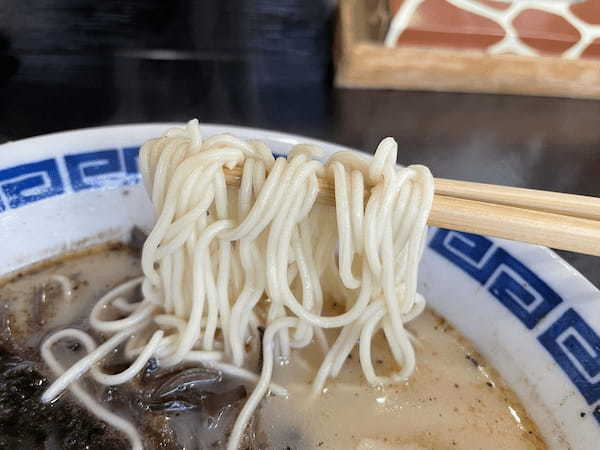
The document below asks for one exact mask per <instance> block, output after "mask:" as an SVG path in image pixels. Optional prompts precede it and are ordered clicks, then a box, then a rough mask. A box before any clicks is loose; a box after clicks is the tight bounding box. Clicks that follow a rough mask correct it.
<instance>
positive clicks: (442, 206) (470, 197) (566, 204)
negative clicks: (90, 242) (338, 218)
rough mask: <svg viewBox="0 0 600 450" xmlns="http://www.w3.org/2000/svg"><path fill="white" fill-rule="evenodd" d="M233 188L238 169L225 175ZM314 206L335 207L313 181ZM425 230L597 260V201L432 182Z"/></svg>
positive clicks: (329, 190) (328, 192) (325, 187)
mask: <svg viewBox="0 0 600 450" xmlns="http://www.w3.org/2000/svg"><path fill="white" fill-rule="evenodd" d="M225 172H226V178H227V184H231V185H237V186H239V183H240V178H241V168H239V167H236V168H234V169H231V170H229V169H226V170H225ZM318 201H319V202H320V203H324V204H330V205H333V204H335V189H334V186H333V185H332V184H331V183H330V182H329V180H327V179H319V198H318ZM428 223H429V225H432V226H436V227H441V228H448V229H451V230H456V231H465V232H468V233H475V234H483V235H487V236H495V237H499V238H504V239H510V240H515V241H521V242H528V243H531V244H539V245H544V246H547V247H551V248H556V249H560V250H569V251H573V252H578V253H584V254H588V255H595V256H600V199H599V198H594V197H586V196H582V195H571V194H563V193H557V192H547V191H537V190H534V189H522V188H513V187H507V186H496V185H489V184H482V183H472V182H465V181H455V180H447V179H436V180H435V195H434V199H433V205H432V208H431V213H430V215H429V220H428Z"/></svg>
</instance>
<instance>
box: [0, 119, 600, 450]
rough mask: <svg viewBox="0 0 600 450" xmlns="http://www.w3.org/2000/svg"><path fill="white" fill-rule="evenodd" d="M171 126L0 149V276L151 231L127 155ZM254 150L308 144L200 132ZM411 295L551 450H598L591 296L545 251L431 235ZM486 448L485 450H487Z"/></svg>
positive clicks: (595, 312)
mask: <svg viewBox="0 0 600 450" xmlns="http://www.w3.org/2000/svg"><path fill="white" fill-rule="evenodd" d="M170 126H172V124H151V125H126V126H115V127H104V128H92V129H85V130H77V131H69V132H64V133H57V134H51V135H47V136H40V137H34V138H30V139H25V140H22V141H18V142H10V143H7V144H4V145H1V146H0V276H1V275H2V274H6V273H8V272H11V271H13V270H16V269H19V268H21V267H24V266H27V265H28V264H31V263H33V262H36V261H39V260H41V259H45V258H48V257H51V256H53V255H56V254H58V253H61V252H64V251H69V250H73V249H77V248H80V247H82V246H86V245H92V244H94V243H97V242H101V241H105V240H108V239H115V238H119V237H124V236H125V235H126V234H127V233H128V231H129V230H130V228H131V227H132V226H133V225H136V224H137V225H140V226H142V227H145V228H148V227H149V226H150V225H151V223H152V217H153V216H152V210H151V205H150V203H149V200H148V198H147V196H146V194H145V192H144V190H143V188H142V186H141V185H140V184H139V181H140V176H139V173H138V170H137V150H138V148H139V146H140V144H142V143H143V142H144V141H145V140H146V139H149V138H151V137H156V136H158V135H160V134H162V133H163V132H164V131H165V130H166V129H167V128H168V127H170ZM202 128H203V132H204V134H205V135H212V134H215V133H220V132H224V131H231V132H233V133H235V134H237V135H239V136H242V137H246V138H258V139H263V140H265V141H266V142H267V143H268V144H269V145H270V146H271V148H272V150H273V152H274V153H277V154H285V153H286V151H287V150H288V149H289V147H290V145H291V144H295V143H299V142H314V143H317V144H319V145H321V146H322V148H323V149H324V150H325V151H326V153H331V152H335V151H338V150H340V149H341V148H340V147H339V146H336V145H333V144H328V143H325V142H318V141H315V140H312V139H308V138H303V137H299V136H293V135H289V134H283V133H277V132H272V131H265V130H257V129H250V128H239V127H231V126H220V125H219V126H217V125H204V126H203V127H202ZM420 285H421V286H420V290H421V292H423V294H425V297H426V298H427V300H428V303H429V305H430V306H432V307H433V308H434V309H435V310H437V311H438V312H439V313H441V314H442V315H443V316H444V317H445V318H446V319H447V320H448V321H449V322H450V323H452V324H453V325H454V326H455V327H457V328H458V329H459V330H460V331H461V332H462V333H463V334H464V335H466V336H467V337H468V338H469V339H471V341H472V342H473V343H475V345H476V346H477V347H478V348H479V350H480V351H481V353H482V354H483V355H484V356H485V357H486V358H487V359H488V361H489V362H490V363H491V364H493V365H494V366H495V367H496V369H497V370H498V371H499V372H500V373H501V375H502V376H503V377H504V379H505V380H506V381H507V382H508V384H509V385H510V386H511V387H512V388H513V389H514V390H515V391H516V393H517V394H518V395H519V397H520V398H521V400H522V402H523V404H524V405H525V407H526V408H527V410H528V412H529V414H530V416H531V417H532V418H533V420H534V421H535V422H536V423H537V424H538V426H539V428H540V430H541V432H542V434H543V436H544V438H545V439H546V441H547V442H548V444H549V445H550V447H551V448H555V449H565V448H569V447H571V448H573V449H594V448H599V446H600V444H598V442H599V441H600V439H599V438H600V292H598V290H597V289H596V288H594V287H593V286H592V284H591V283H589V282H588V281H587V280H586V279H585V278H584V277H583V276H582V275H581V274H579V273H578V272H577V271H575V270H574V269H573V268H572V267H571V266H569V265H568V264H567V263H566V262H565V261H563V260H562V259H561V258H559V257H558V256H557V255H556V254H554V253H553V252H552V251H550V250H548V249H546V248H543V247H538V246H532V245H526V244H521V243H517V242H510V241H505V240H501V239H493V238H487V237H483V236H476V235H469V234H466V233H459V232H454V231H447V230H441V229H431V230H430V235H429V242H428V246H427V250H426V253H425V257H424V260H423V262H422V266H421V276H420ZM490 448H491V447H490Z"/></svg>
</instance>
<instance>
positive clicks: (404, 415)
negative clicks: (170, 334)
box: [0, 244, 546, 450]
mask: <svg viewBox="0 0 600 450" xmlns="http://www.w3.org/2000/svg"><path fill="white" fill-rule="evenodd" d="M140 274H141V269H140V264H139V252H138V251H136V250H135V249H132V248H130V247H126V246H124V245H119V244H114V245H108V246H103V247H99V248H96V249H93V250H91V251H87V252H85V253H80V254H77V255H71V256H67V257H64V258H62V259H60V260H55V261H50V262H47V263H43V264H40V265H37V266H36V267H32V268H30V269H28V270H26V271H24V272H23V273H20V274H18V275H16V276H14V277H12V278H11V279H10V280H8V281H7V282H5V283H3V284H2V285H0V302H1V306H2V315H1V318H2V321H3V323H2V330H3V331H2V337H1V340H2V347H3V349H4V350H3V352H2V353H1V354H0V368H8V369H6V371H4V372H2V370H0V372H2V377H3V378H1V379H0V383H2V384H0V399H4V400H6V399H8V400H10V399H13V397H14V396H15V395H16V396H19V395H21V397H23V396H27V395H29V396H30V397H32V398H29V399H27V402H28V403H27V404H26V406H27V408H30V409H31V410H32V414H31V421H38V422H39V421H43V420H46V421H51V422H52V417H53V414H57V412H61V413H62V414H63V415H64V422H65V423H71V424H73V423H74V424H75V425H77V426H76V427H75V428H76V431H74V432H73V433H75V434H71V435H69V436H70V438H64V434H65V432H64V430H62V428H61V427H63V428H64V425H63V423H53V424H51V425H42V424H40V423H38V422H36V423H33V422H32V423H28V422H27V420H29V419H28V417H27V414H25V416H24V417H22V418H21V419H20V421H19V422H18V423H17V422H14V421H13V422H11V420H12V419H9V418H8V417H5V415H6V412H5V411H4V412H0V434H3V435H4V436H5V438H4V439H5V442H6V443H21V445H22V444H23V442H29V444H28V445H29V446H30V447H31V448H37V447H39V448H57V449H58V448H67V447H66V446H65V444H64V442H66V441H65V439H71V440H73V439H74V440H77V439H79V440H84V439H92V440H93V442H90V443H89V447H88V448H99V449H100V448H103V449H104V448H106V449H109V448H115V449H116V448H128V445H127V441H126V440H125V439H124V438H122V437H120V436H119V434H118V433H117V432H111V430H109V429H108V428H109V427H107V426H105V425H104V424H102V423H100V422H99V421H98V420H97V419H95V418H94V417H93V416H91V415H90V414H88V413H86V412H85V411H83V409H82V408H80V407H78V406H77V405H76V404H75V403H74V402H73V401H72V399H71V396H70V395H69V394H65V395H63V396H61V397H60V398H59V399H58V400H57V401H55V402H53V403H52V404H51V405H41V404H40V403H39V400H38V399H39V396H40V395H41V392H43V389H44V388H45V387H47V385H48V379H49V380H52V379H54V377H53V376H51V375H50V373H49V371H48V369H47V368H46V367H44V365H43V364H42V363H41V362H40V361H41V360H40V356H39V347H40V344H41V341H42V340H43V339H44V338H45V337H46V336H47V335H48V334H49V333H50V332H51V331H56V330H58V329H60V328H61V327H65V326H70V327H76V328H81V329H84V330H86V331H88V332H90V329H89V327H88V325H87V319H86V318H87V317H89V313H90V310H91V308H92V306H93V304H94V302H95V301H97V300H98V299H99V298H100V297H101V296H102V295H103V294H104V293H105V292H106V291H107V290H109V289H110V288H111V287H114V286H115V285H117V284H119V283H122V282H123V281H126V280H128V279H131V278H133V277H136V276H139V275H140ZM329 308H330V309H331V310H330V311H329V313H331V314H336V313H337V314H339V313H340V312H341V310H337V308H338V307H337V305H336V304H335V302H333V301H331V302H329ZM407 329H408V330H409V331H410V332H411V333H412V335H413V336H414V338H415V348H416V355H417V368H416V371H415V373H414V374H413V376H412V377H411V378H410V379H409V381H407V382H406V383H398V384H393V385H389V386H386V387H383V388H373V387H370V386H368V385H367V384H366V383H365V381H364V378H363V376H362V371H361V368H360V363H359V361H358V355H357V353H356V351H353V352H352V353H351V355H350V356H349V357H348V360H347V361H346V363H345V366H344V369H343V370H342V371H341V373H340V375H339V376H338V378H336V379H334V380H332V379H330V380H329V381H328V383H327V384H326V388H325V390H324V392H323V394H322V395H321V396H320V397H317V398H316V399H311V396H310V393H311V382H312V380H313V378H314V376H315V374H316V371H317V369H318V364H319V361H320V360H321V359H322V355H320V353H319V352H320V350H319V349H318V348H316V346H314V348H313V346H311V347H307V348H305V349H303V350H301V351H300V352H296V353H293V355H292V358H291V361H289V362H279V364H278V365H277V367H276V368H275V373H274V381H275V382H277V383H279V384H283V385H284V386H286V387H287V388H288V390H289V393H290V395H289V397H288V398H278V397H274V396H270V397H267V398H266V399H265V400H264V401H263V402H262V404H261V407H260V409H259V410H258V412H257V413H256V414H255V417H254V420H253V421H252V423H251V426H250V430H249V433H247V436H246V438H245V441H244V445H245V446H246V447H248V448H252V449H290V450H292V449H294V450H301V449H313V448H315V449H318V448H322V449H360V450H377V449H382V450H387V449H407V450H408V449H430V448H435V449H451V448H473V449H479V448H481V449H484V448H490V442H493V446H494V448H496V449H543V448H546V446H545V444H544V443H543V441H542V439H541V437H540V435H539V432H538V431H537V429H536V427H535V425H534V424H533V422H532V421H531V420H530V419H529V418H528V416H527V414H526V412H525V410H524V408H523V407H522V405H521V404H520V402H519V401H518V399H517V398H516V396H515V395H514V393H512V391H510V389H508V388H507V387H506V386H505V385H504V383H503V381H502V380H501V379H500V377H499V376H498V374H497V373H496V372H495V370H494V369H493V368H491V367H490V366H489V365H488V364H487V363H486V362H485V360H484V359H483V358H482V357H481V355H479V354H478V353H477V351H476V350H475V349H474V347H473V346H472V345H471V344H470V343H469V342H467V341H466V340H465V339H464V338H463V337H462V336H461V335H460V334H459V333H458V332H457V331H456V330H454V329H453V328H452V327H451V326H450V325H449V324H448V323H447V322H446V321H444V320H443V319H442V318H441V317H439V316H438V315H436V314H435V313H434V312H432V311H431V310H429V309H428V310H426V311H425V312H424V313H423V314H422V315H421V316H420V317H418V318H417V319H415V320H414V321H412V322H411V323H410V324H409V325H408V326H407ZM91 334H92V335H94V333H93V332H91ZM94 336H95V338H96V340H97V342H100V336H98V335H97V334H96V335H94ZM59 345H60V346H62V347H60V349H58V350H59V351H58V352H57V353H58V355H59V357H60V358H61V361H62V362H63V364H64V365H65V366H68V365H70V364H72V363H73V362H74V361H76V360H77V359H79V358H81V357H82V356H83V354H84V353H83V349H81V348H80V347H81V346H78V345H76V344H74V343H69V342H68V341H67V342H65V343H61V344H57V346H59ZM373 354H374V355H375V356H374V359H375V362H376V370H377V371H378V373H380V374H382V375H385V374H386V373H389V372H391V371H393V370H395V369H396V368H395V367H394V366H393V358H392V357H391V355H389V354H388V350H386V346H385V343H384V342H383V338H382V337H381V336H379V335H378V336H377V337H376V338H375V339H374V340H373ZM114 356H115V357H116V358H115V359H116V360H117V361H118V356H119V355H118V354H116V355H114ZM254 363H256V361H255V362H254ZM13 367H20V368H25V369H24V370H25V371H24V372H23V373H22V375H19V376H22V377H23V380H25V381H24V382H23V383H21V384H22V385H23V386H21V385H20V384H19V380H17V381H16V386H17V388H15V387H14V386H15V375H14V374H15V373H19V374H20V373H21V372H19V371H17V372H15V370H14V369H13ZM249 368H252V369H253V370H255V371H258V367H249ZM9 369H10V370H9ZM3 370H4V369H3ZM19 370H21V369H19ZM115 370H116V371H118V370H119V369H118V368H115ZM5 374H9V375H7V376H6V377H5ZM32 374H33V375H32ZM215 376H220V375H219V374H218V373H216V374H215V372H214V371H213V372H211V371H202V370H200V369H198V368H197V367H190V366H186V367H179V368H177V369H176V370H170V371H169V373H166V374H165V373H164V371H161V369H160V367H158V366H157V365H156V364H154V361H152V364H148V366H147V367H146V369H145V370H144V371H143V373H142V374H141V375H139V376H137V377H136V378H135V379H134V381H131V382H128V383H127V384H125V385H122V386H118V387H114V388H112V387H111V388H105V387H102V386H97V385H94V384H93V383H91V382H87V381H82V382H81V384H82V386H83V387H84V388H86V389H87V390H88V391H90V392H93V393H95V395H96V397H97V398H98V399H99V400H101V401H104V402H106V403H107V406H108V407H109V408H111V409H112V410H114V411H115V412H117V413H118V414H120V415H123V416H124V417H127V418H128V419H129V420H131V421H132V422H133V423H135V424H136V426H138V427H139V429H140V432H141V433H142V434H143V436H144V439H145V445H146V446H147V447H148V448H160V449H182V448H185V449H186V450H190V449H194V448H222V447H224V445H225V441H226V438H227V435H228V433H229V430H230V428H231V426H232V421H233V420H234V419H235V416H236V414H237V413H238V412H239V409H240V408H241V405H242V404H243V401H244V399H245V398H246V396H247V395H248V394H249V392H251V390H252V388H253V386H252V385H247V384H244V383H242V382H240V381H239V380H236V379H233V378H227V377H221V378H220V379H219V380H218V382H214V379H213V378H214V377H215ZM8 383H12V384H11V385H10V386H9V385H8ZM202 383H204V384H202ZM210 383H212V384H210ZM209 385H210V386H209ZM19 386H21V387H19ZM182 386H183V388H182ZM190 386H193V387H194V388H195V387H197V386H204V387H202V389H204V390H203V391H202V393H203V394H202V395H203V397H202V398H200V397H198V396H197V395H196V396H195V397H193V396H192V397H193V398H191V400H190V398H185V397H182V396H180V395H179V394H177V395H179V396H177V395H175V394H174V393H180V392H181V391H182V390H186V389H188V388H189V387H190ZM9 388H10V389H12V391H10V392H9V391H8V390H9ZM15 389H16V391H15ZM19 389H21V390H19ZM188 391H189V389H188ZM188 391H186V392H188ZM11 392H12V394H14V395H13V397H11ZM189 392H191V391H189ZM207 392H208V393H207ZM190 395H191V394H190ZM194 395H195V394H194ZM8 400H6V401H8ZM1 406H2V407H3V408H4V405H1ZM20 408H21V414H24V413H26V411H22V409H23V405H20ZM44 408H46V409H44ZM47 408H50V409H47ZM52 408H54V409H52ZM4 409H6V408H4ZM38 409H39V411H45V412H44V413H43V414H42V413H39V414H38V412H39V411H38ZM3 414H4V415H3ZM61 417H62V416H61ZM69 421H71V422H69ZM73 421H74V422H73ZM78 421H79V422H78ZM80 422H81V423H80ZM75 425H73V426H75ZM11 427H12V428H11ZM86 427H87V428H86ZM94 427H95V428H94ZM88 428H89V429H94V430H96V431H95V434H94V433H92V432H89V430H88ZM27 430H36V431H35V432H37V433H38V434H35V436H38V438H39V439H38V440H37V441H36V440H34V441H31V440H30V441H23V439H26V437H24V436H21V435H24V434H26V433H27ZM40 430H41V431H40ZM61 430H62V431H61ZM32 433H33V432H32ZM61 433H62V434H61ZM77 433H79V434H77ZM29 434H31V433H29ZM6 436H8V437H6ZM11 436H12V437H11ZM19 436H20V437H19ZM13 438H14V439H13ZM10 439H13V440H12V441H11V440H10ZM19 439H21V440H19ZM27 439H33V438H31V436H29V437H27ZM61 439H62V440H61ZM79 444H80V445H82V444H83V443H82V442H79ZM36 446H37V447H36ZM72 448H81V447H76V446H74V447H72Z"/></svg>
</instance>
